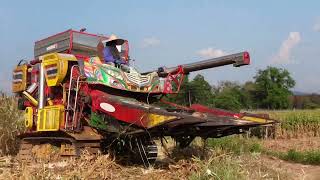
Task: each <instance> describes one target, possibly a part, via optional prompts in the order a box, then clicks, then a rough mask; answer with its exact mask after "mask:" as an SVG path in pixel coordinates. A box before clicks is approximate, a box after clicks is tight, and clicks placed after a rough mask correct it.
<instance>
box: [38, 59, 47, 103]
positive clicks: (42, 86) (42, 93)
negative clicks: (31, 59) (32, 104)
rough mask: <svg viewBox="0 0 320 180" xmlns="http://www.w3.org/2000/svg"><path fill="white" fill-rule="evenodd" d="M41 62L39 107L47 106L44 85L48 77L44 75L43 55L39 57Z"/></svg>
mask: <svg viewBox="0 0 320 180" xmlns="http://www.w3.org/2000/svg"><path fill="white" fill-rule="evenodd" d="M39 59H40V61H41V63H40V80H39V100H38V102H39V103H38V108H39V109H42V108H44V106H45V94H44V86H45V83H46V79H45V77H44V66H43V64H42V61H43V57H42V56H40V57H39Z"/></svg>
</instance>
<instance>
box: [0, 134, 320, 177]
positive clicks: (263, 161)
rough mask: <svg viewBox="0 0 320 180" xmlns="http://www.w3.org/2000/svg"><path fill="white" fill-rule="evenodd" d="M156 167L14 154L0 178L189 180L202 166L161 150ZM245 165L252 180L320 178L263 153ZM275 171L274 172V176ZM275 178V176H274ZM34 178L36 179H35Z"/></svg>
mask: <svg viewBox="0 0 320 180" xmlns="http://www.w3.org/2000/svg"><path fill="white" fill-rule="evenodd" d="M262 144H263V146H264V147H265V148H270V149H271V150H275V151H283V152H285V151H288V150H290V149H296V150H299V151H300V150H312V149H319V148H320V138H303V139H276V140H263V141H262ZM160 157H163V158H162V159H160V160H159V161H158V162H157V165H156V167H154V168H149V169H145V168H143V167H142V166H134V165H128V166H127V165H120V164H118V163H117V162H115V161H114V159H112V158H111V157H109V156H108V155H103V156H99V157H95V158H92V157H89V156H88V157H84V158H83V159H81V160H75V159H74V160H68V161H60V162H54V163H38V164H33V165H31V166H23V165H21V164H18V163H17V162H15V161H14V157H9V156H6V157H0V179H1V180H2V179H32V178H28V177H31V176H32V177H36V179H65V177H67V179H79V176H78V175H79V174H81V177H80V179H82V178H83V179H188V176H189V175H190V174H191V172H192V171H198V170H199V166H197V165H196V164H195V163H194V162H192V161H190V160H183V159H182V160H178V161H174V160H172V159H170V158H164V157H165V152H164V150H161V149H160ZM239 159H240V160H241V162H242V163H241V164H243V166H245V168H246V169H247V170H248V171H250V172H249V174H250V175H249V176H247V178H248V179H294V180H295V179H297V180H300V179H304V180H318V179H320V166H314V165H303V164H299V163H292V162H288V161H284V160H281V159H278V158H275V157H272V156H267V155H263V154H257V155H255V154H253V155H242V156H241V157H239ZM271 173H272V175H271ZM270 177H271V178H270ZM33 179H34V178H33Z"/></svg>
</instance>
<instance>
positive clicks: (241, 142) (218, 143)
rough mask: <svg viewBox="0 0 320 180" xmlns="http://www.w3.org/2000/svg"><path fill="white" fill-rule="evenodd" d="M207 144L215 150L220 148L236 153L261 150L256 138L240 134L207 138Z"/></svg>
mask: <svg viewBox="0 0 320 180" xmlns="http://www.w3.org/2000/svg"><path fill="white" fill-rule="evenodd" d="M207 143H208V146H209V147H211V148H212V149H213V151H215V150H219V149H220V150H222V151H225V152H229V153H234V154H236V155H240V154H244V153H253V152H261V151H262V146H261V144H260V143H259V141H258V139H255V138H244V137H242V136H240V135H233V136H227V137H222V138H216V139H213V138H211V139H208V142H207Z"/></svg>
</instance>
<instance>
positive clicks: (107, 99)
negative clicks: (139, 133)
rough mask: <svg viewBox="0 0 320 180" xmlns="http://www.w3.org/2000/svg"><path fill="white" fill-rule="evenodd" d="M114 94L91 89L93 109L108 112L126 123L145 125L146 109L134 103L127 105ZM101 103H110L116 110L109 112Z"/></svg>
mask: <svg viewBox="0 0 320 180" xmlns="http://www.w3.org/2000/svg"><path fill="white" fill-rule="evenodd" d="M111 96H112V95H109V94H107V93H104V92H101V91H97V90H93V91H91V97H92V110H93V111H100V112H103V113H105V114H108V115H110V116H112V117H114V118H115V119H118V120H121V121H124V122H126V123H130V124H135V125H138V126H142V127H145V125H144V124H145V123H144V121H145V120H146V118H147V117H146V114H147V112H146V111H144V110H143V109H142V108H139V106H138V105H137V107H135V106H134V105H132V106H131V105H130V106H129V105H127V104H124V103H122V102H121V100H120V99H119V101H116V100H115V98H114V97H115V96H113V97H112V99H111ZM101 103H108V104H110V105H112V106H113V107H114V108H115V111H114V112H109V111H107V110H105V109H103V108H101V106H100V104H101Z"/></svg>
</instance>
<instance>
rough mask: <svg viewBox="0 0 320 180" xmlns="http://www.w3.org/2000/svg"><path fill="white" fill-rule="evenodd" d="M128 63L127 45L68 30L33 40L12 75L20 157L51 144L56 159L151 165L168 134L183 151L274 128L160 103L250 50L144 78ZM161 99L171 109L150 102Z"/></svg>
mask: <svg viewBox="0 0 320 180" xmlns="http://www.w3.org/2000/svg"><path fill="white" fill-rule="evenodd" d="M110 56H112V57H110ZM128 61H129V45H128V41H126V40H122V39H118V38H116V37H114V36H110V37H106V36H102V35H96V34H89V33H86V32H82V31H80V32H79V31H74V30H67V31H65V32H62V33H59V34H56V35H54V36H50V37H48V38H46V39H43V40H40V41H36V42H35V47H34V60H31V61H29V62H24V63H22V62H20V63H19V64H18V65H17V67H16V68H15V69H14V71H13V82H12V83H13V84H12V89H13V92H14V93H15V94H16V95H17V97H18V98H19V107H20V109H22V110H25V127H26V131H25V132H24V133H21V134H20V135H19V137H20V138H21V140H22V143H21V148H20V151H19V157H20V159H24V160H26V159H29V160H30V159H34V158H35V154H34V152H33V151H32V148H30V146H31V147H32V146H35V145H41V144H51V145H55V146H59V148H60V155H62V156H67V155H68V156H79V155H80V154H81V151H82V150H83V149H87V150H89V152H92V153H97V152H99V151H102V152H104V151H105V150H106V149H107V148H114V149H116V151H119V153H120V151H122V150H124V151H123V152H125V153H129V154H131V155H133V156H139V158H140V159H141V160H142V162H143V163H144V164H145V165H148V164H149V165H150V163H151V162H154V161H155V160H156V157H157V146H156V144H155V143H154V141H153V140H154V139H157V138H163V137H165V136H171V137H173V138H174V139H175V140H176V141H177V142H178V143H179V144H180V146H181V147H185V146H188V145H189V144H190V143H191V141H192V140H193V139H194V138H195V137H197V136H199V137H202V138H210V137H211V138H218V137H223V136H227V135H231V134H239V133H243V132H244V131H246V130H248V129H249V128H250V127H256V126H261V125H268V124H272V123H274V122H275V121H274V120H271V119H269V118H268V117H266V116H260V115H254V114H249V113H235V112H229V111H224V110H220V109H213V108H208V107H205V106H202V105H197V104H194V105H191V106H190V107H183V106H180V105H177V104H174V103H172V102H166V101H164V100H163V96H164V95H166V94H173V93H179V89H180V85H181V83H182V80H183V78H184V76H185V75H186V74H188V73H190V72H194V71H199V70H202V69H208V68H214V67H219V66H224V65H229V64H231V65H233V66H235V67H240V66H243V65H248V64H249V63H250V56H249V53H248V52H241V53H237V54H232V55H227V56H223V57H218V58H213V59H208V60H203V61H199V62H195V63H190V64H183V65H179V66H176V67H169V68H165V67H161V68H158V69H157V70H154V71H149V72H144V73H140V72H138V71H137V70H136V69H135V68H134V67H130V65H129V63H128ZM123 65H124V66H125V67H123ZM159 101H162V102H163V103H166V104H167V105H169V106H173V107H174V108H175V109H174V110H172V108H171V109H167V108H162V107H158V106H156V105H154V104H153V103H154V102H159ZM120 154H121V153H120Z"/></svg>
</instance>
